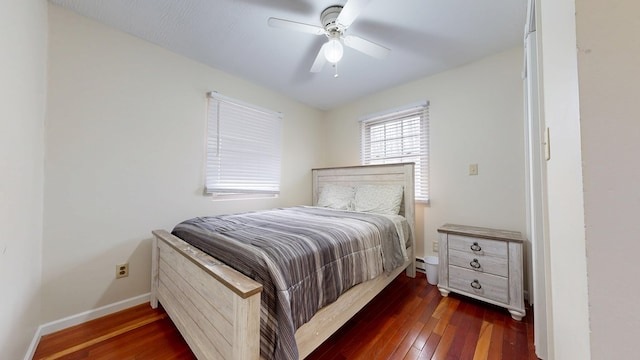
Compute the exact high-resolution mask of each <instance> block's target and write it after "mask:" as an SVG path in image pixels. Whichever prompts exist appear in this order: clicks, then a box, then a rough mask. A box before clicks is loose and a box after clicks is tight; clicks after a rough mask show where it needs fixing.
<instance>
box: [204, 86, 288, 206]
mask: <svg viewBox="0 0 640 360" xmlns="http://www.w3.org/2000/svg"><path fill="white" fill-rule="evenodd" d="M207 114H208V115H207V117H208V121H207V161H206V185H205V191H206V193H208V194H214V195H224V194H254V195H258V194H262V195H276V194H279V193H280V161H281V137H282V135H281V134H282V115H281V114H280V113H277V112H273V111H271V110H266V109H262V108H259V107H256V106H254V105H250V104H246V103H243V102H241V101H239V100H235V99H231V98H228V97H226V96H222V95H220V94H218V93H215V92H211V93H209V94H208V110H207Z"/></svg>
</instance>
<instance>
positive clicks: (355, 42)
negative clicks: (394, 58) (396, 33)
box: [343, 35, 391, 59]
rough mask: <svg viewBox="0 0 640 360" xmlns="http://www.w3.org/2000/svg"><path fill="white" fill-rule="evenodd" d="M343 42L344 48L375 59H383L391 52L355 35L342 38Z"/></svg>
mask: <svg viewBox="0 0 640 360" xmlns="http://www.w3.org/2000/svg"><path fill="white" fill-rule="evenodd" d="M343 41H344V44H345V45H346V46H348V47H350V48H352V49H355V50H358V51H360V52H361V53H364V54H367V55H369V56H373V57H374V58H377V59H384V58H385V57H386V56H387V55H389V52H391V50H390V49H387V48H386V47H384V46H382V45H378V44H376V43H374V42H371V41H369V40H365V39H363V38H361V37H359V36H355V35H347V36H345V37H344V38H343Z"/></svg>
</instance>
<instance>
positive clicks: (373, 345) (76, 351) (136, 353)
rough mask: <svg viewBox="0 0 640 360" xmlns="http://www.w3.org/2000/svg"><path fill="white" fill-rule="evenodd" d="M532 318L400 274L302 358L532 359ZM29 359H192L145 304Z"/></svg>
mask: <svg viewBox="0 0 640 360" xmlns="http://www.w3.org/2000/svg"><path fill="white" fill-rule="evenodd" d="M532 319H533V317H532V313H531V309H527V316H526V317H525V318H524V319H523V321H521V322H519V321H515V320H513V319H511V317H510V315H509V312H508V311H506V310H505V309H502V308H499V307H495V306H492V305H487V304H485V303H482V302H479V301H475V300H472V299H469V298H465V297H462V296H457V295H455V294H452V295H450V296H449V297H447V298H443V297H441V296H440V293H439V292H438V289H437V287H435V286H432V285H429V284H427V281H426V279H425V277H424V274H418V277H417V278H416V279H411V278H407V277H406V276H405V275H400V276H399V277H398V278H397V279H396V280H395V281H394V282H393V283H391V284H390V285H389V286H388V287H387V288H386V289H385V290H384V291H383V292H382V293H381V294H380V295H379V296H378V297H376V298H375V299H374V300H373V301H372V302H371V303H370V304H369V305H368V306H367V307H365V308H364V309H363V310H362V311H361V312H360V313H358V314H357V315H356V316H355V317H354V318H353V319H352V320H351V321H349V322H348V323H347V324H345V326H343V327H342V328H341V329H340V330H338V332H336V333H335V334H334V335H333V336H332V337H331V338H329V339H328V340H327V341H325V342H324V344H322V345H321V346H320V347H319V348H318V349H316V351H315V352H313V353H312V354H311V355H310V356H309V357H307V359H323V360H325V359H336V360H341V359H367V360H374V359H474V360H475V359H505V360H512V359H527V360H533V359H537V357H536V356H535V354H534V350H533V320H532ZM34 359H38V360H39V359H68V360H71V359H118V360H120V359H154V360H156V359H195V357H194V356H193V354H192V353H191V351H190V350H189V348H188V346H187V344H186V343H185V342H184V340H183V339H182V337H180V334H179V333H178V331H177V330H176V328H175V327H174V325H173V323H172V322H171V320H170V319H169V317H168V316H167V315H166V313H165V312H164V310H162V309H161V308H158V309H156V310H153V309H151V307H150V306H149V305H148V304H143V305H140V306H137V307H134V308H131V309H128V310H125V311H122V312H119V313H116V314H113V315H110V316H107V317H104V318H101V319H97V320H93V321H90V322H87V323H85V324H82V325H78V326H75V327H72V328H69V329H65V330H62V331H60V332H57V333H55V334H51V335H47V336H44V337H43V338H42V340H41V341H40V344H39V345H38V348H37V350H36V353H35V356H34Z"/></svg>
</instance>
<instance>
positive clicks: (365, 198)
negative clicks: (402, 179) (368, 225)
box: [354, 185, 403, 215]
mask: <svg viewBox="0 0 640 360" xmlns="http://www.w3.org/2000/svg"><path fill="white" fill-rule="evenodd" d="M402 192H403V191H402V185H358V186H356V196H355V199H354V210H355V211H363V212H372V213H377V214H385V215H398V212H399V211H400V204H401V203H402Z"/></svg>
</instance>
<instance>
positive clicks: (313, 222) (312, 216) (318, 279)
mask: <svg viewBox="0 0 640 360" xmlns="http://www.w3.org/2000/svg"><path fill="white" fill-rule="evenodd" d="M396 228H397V225H396V224H394V222H393V221H391V220H390V219H389V218H387V217H385V216H382V215H374V214H367V213H358V212H349V211H339V210H331V209H326V208H318V207H305V206H301V207H293V208H284V209H275V210H268V211H260V212H251V213H244V214H234V215H222V216H212V217H199V218H194V219H190V220H187V221H184V222H182V223H180V224H178V225H177V226H176V227H175V228H174V230H173V234H174V235H176V236H178V237H179V238H181V239H183V240H185V241H186V242H188V243H190V244H192V245H193V246H195V247H198V248H200V249H201V250H203V251H205V252H207V253H209V254H210V255H212V256H213V257H215V258H217V259H219V260H221V261H223V262H225V263H226V264H227V265H229V266H232V267H233V268H235V269H236V270H238V271H240V272H242V273H244V274H245V275H247V276H248V277H251V278H253V279H255V280H256V281H258V282H260V283H262V285H263V292H262V297H261V321H260V335H261V343H260V355H261V357H263V358H266V359H298V349H297V346H296V340H295V331H296V329H297V328H298V327H300V326H301V325H303V324H304V323H306V322H307V321H308V320H309V319H311V317H313V315H314V314H315V313H316V312H317V311H318V310H319V309H320V308H321V307H323V306H324V305H327V304H329V303H331V302H333V301H335V300H336V299H337V298H338V296H340V294H342V293H343V292H345V291H347V290H348V289H349V288H351V287H353V286H354V285H357V284H359V283H361V282H364V281H367V280H369V279H373V278H374V277H376V276H378V275H380V274H381V273H382V272H390V271H391V270H393V269H395V268H397V267H398V266H400V265H402V264H403V263H404V262H405V260H406V251H405V248H404V245H405V244H404V240H403V239H402V236H399V235H398V232H397V231H396Z"/></svg>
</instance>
